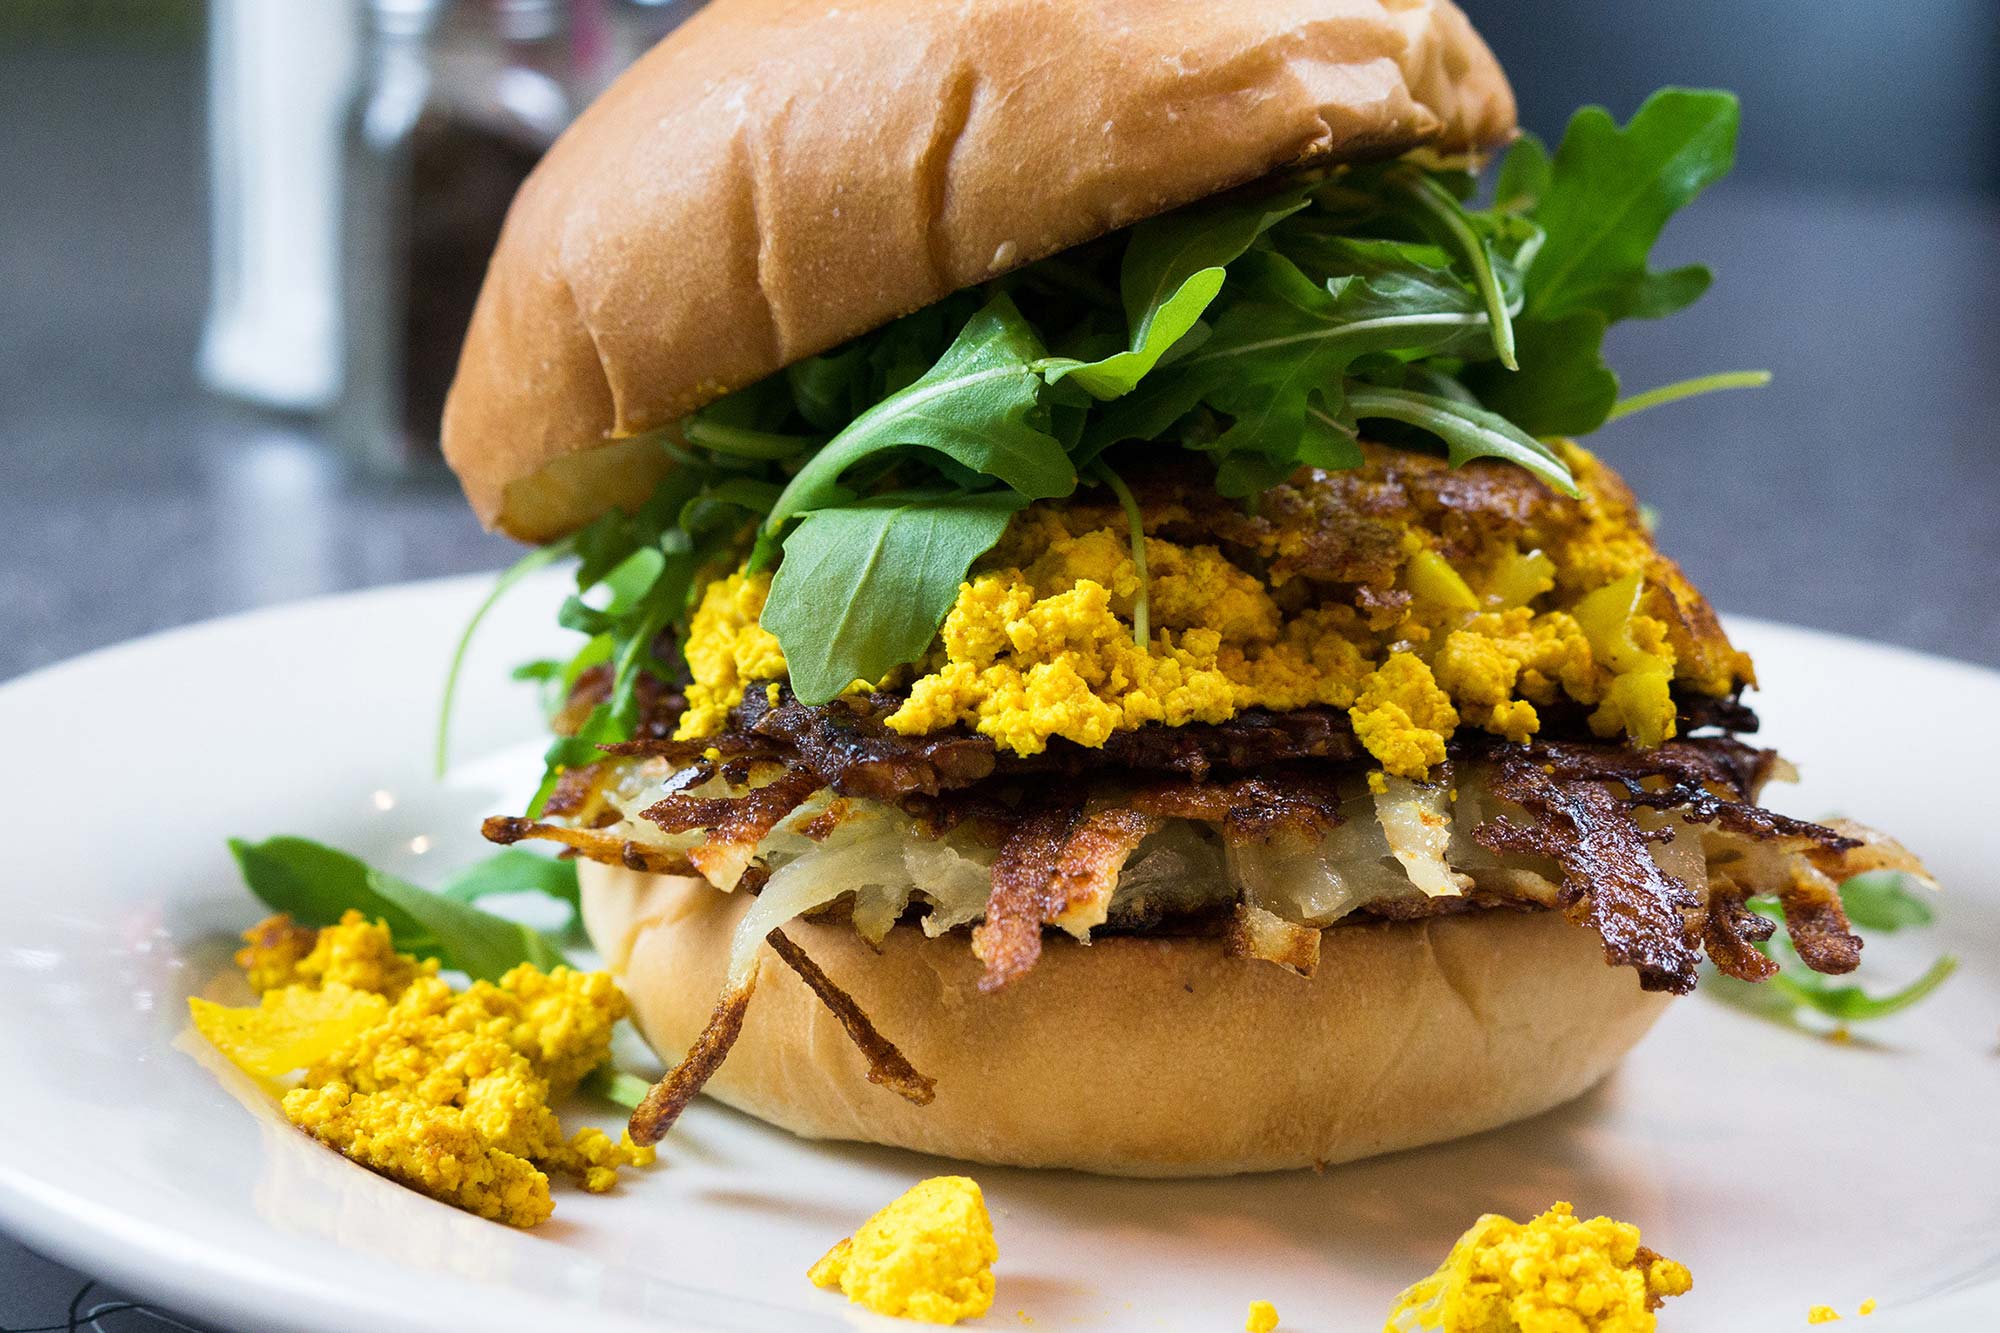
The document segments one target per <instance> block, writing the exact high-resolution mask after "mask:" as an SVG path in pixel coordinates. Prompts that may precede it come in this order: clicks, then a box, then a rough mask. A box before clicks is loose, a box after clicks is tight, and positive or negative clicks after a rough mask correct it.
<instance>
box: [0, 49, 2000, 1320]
mask: <svg viewBox="0 0 2000 1333" xmlns="http://www.w3.org/2000/svg"><path fill="white" fill-rule="evenodd" d="M199 90H200V70H199V65H198V62H197V61H196V60H195V58H194V56H193V54H191V53H188V52H185V51H183V52H171V51H169V52H158V53H149V52H143V51H124V52H118V53H112V54H94V55H78V54H73V53H52V52H46V51H44V52H36V53H34V56H33V58H32V59H30V58H23V57H22V56H17V55H13V54H6V53H0V125H4V126H6V130H5V132H4V133H0V182H4V184H0V477H4V478H5V482H4V486H0V533H5V535H6V542H5V546H4V550H0V680H4V679H5V678H7V677H10V676H13V675H17V674H19V673H21V672H24V671H29V670H32V669H34V668H37V667H41V666H46V665H48V664H50V663H53V662H57V661H60V660H61V659H63V658H65V657H69V656H71V655H74V654H76V653H80V652H83V651H86V650H88V649H91V648H96V647H100V646H103V645H105V644H109V643H114V642H117V641H118V640H121V639H126V638H129V637H132V636H134V635H138V634H144V633H148V632H151V631H154V630H159V629H164V628H167V627H169V626H173V625H178V624H182V623H185V622H188V621H192V620H199V619H202V618H205V617H209V616H214V615H219V614H223V613H226V612H231V611H237V610H242V609H244V608H247V607H253V606H259V605H263V604H267V603H270V602H276V601H283V600H287V599H290V598H296V597H304V596H310V595H313V594H316V593H321V592H329V591H336V590H340V589H346V588H354V587H363V586H368V585H372V584H380V583H390V582H395V581H398V580H403V579H411V578H421V577H427V576H431V575H437V574H447V573H456V572H463V571H467V570H479V569H492V568H497V567H499V566H500V565H502V564H504V563H505V562H506V561H507V560H509V559H510V558H511V557H512V554H513V553H514V551H515V549H516V548H514V547H513V546H512V545H511V544H510V543H507V542H505V541H503V540H501V539H498V538H495V537H492V536H489V535H487V534H484V533H482V532H480V531H479V529H478V526H477V525H476V524H475V523H474V522H473V520H472V518H471V516H470V514H469V513H468V512H467V511H466V510H465V508H464V506H463V504H462V503H461V502H460V500H459V499H458V497H457V494H456V492H455V490H453V489H452V488H451V487H450V486H449V484H448V483H447V482H444V481H442V480H441V481H439V482H437V483H435V484H431V485H428V486H415V487H398V488H390V487H385V486H381V485H377V484H370V483H367V482H362V481H358V480H356V479H353V478H351V477H349V476H347V475H346V474H345V473H344V472H343V470H342V469H341V468H340V467H339V466H338V464H337V463H336V462H335V461H334V460H333V459H332V458H331V457H330V456H329V455H328V453H327V451H326V449H325V447H324V445H323V443H322V441H321V438H320V436H319V434H318V432H317V431H316V429H315V427H314V425H313V424H312V423H311V422H309V421H300V420H288V419H282V418H275V417H272V416H269V415H266V414H262V413H258V412H254V411H251V410H248V409H243V408H239V407H235V406H232V405H229V404H226V403H222V402H219V401H216V400H213V399H211V398H209V397H206V396H205V395H204V394H203V393H202V392H201V391H200V390H199V389H198V388H197V387H196V386H195V384H194V382H193V376H192V370H191V367H192V364H193V357H194V348H195V343H196V339H197V337H198V335H199V330H200V321H201V315H202V309H203V305H204V302H205V300H206V294H205V281H206V278H205V273H206V249H205V247H206V240H205V218H206V214H205V206H204V202H203V196H202V190H203V170H202V156H201V142H202V140H201V127H200V118H199V106H198V99H199ZM1750 114H1753V115H1754V114H1755V109H1754V108H1751V111H1750ZM1996 242H2000V204H1996V203H1995V202H1994V201H1992V200H1990V199H1980V198H1972V197H1925V198H1882V197H1866V196H1845V195H1834V194H1825V193H1814V192H1810V191H1802V190H1798V189H1784V190H1766V189H1759V188H1754V187H1750V186H1731V187H1724V188H1722V189H1719V190H1717V191H1716V192H1715V193H1714V194H1713V195H1712V196H1711V197H1709V198H1707V199H1704V200H1703V201H1701V202H1700V203H1699V204H1698V205H1697V206H1696V207H1695V208H1694V209H1693V211H1692V212H1691V213H1690V214H1689V215H1688V216H1687V217H1686V218H1685V219H1683V220H1682V221H1681V222H1680V223H1677V224H1676V226H1675V228H1674V230H1673V231H1672V232H1670V234H1669V236H1668V238H1667V243H1666V245H1665V251H1666V254H1665V255H1664V256H1663V260H1664V261H1670V262H1686V261H1688V260H1695V259H1699V260H1703V261H1706V262H1709V263H1711V264H1712V265H1713V266H1714V267H1715V268H1716V270H1717V281H1716V285H1715V289H1714V291H1713V292H1712V293H1711V294H1710V295H1709V296H1708V297H1707V298H1706V299H1704V300H1703V301H1702V302H1701V303H1700V304H1699V305H1697V306H1696V307H1695V308H1694V309H1693V310H1692V311H1690V312H1688V313H1686V314H1684V315H1680V316H1677V317H1675V318H1674V319H1672V320H1671V321H1669V322H1667V323H1665V324H1662V325H1660V326H1658V327H1639V328H1630V329H1626V330H1621V332H1620V333H1619V334H1618V335H1617V341H1616V347H1615V358H1614V359H1615V360H1616V362H1617V364H1618V365H1619V366H1620V368H1621V370H1622V371H1623V372H1624V374H1625V377H1626V382H1627V385H1628V387H1629V388H1632V389H1639V388H1646V387H1650V386H1652V385H1654V384H1658V383H1661V382H1664V381H1667V380H1671V379H1678V378H1682V377H1684V376H1687V375H1693V374H1697V373H1701V372H1704V371H1709V370H1721V369H1733V368H1739V367H1767V368H1769V369H1771V370H1773V371H1775V372H1776V375H1777V379H1776V382H1775V383H1774V384H1773V385H1772V386H1771V387H1770V388H1767V389H1763V390H1760V391H1755V392H1750V393H1734V394H1727V395H1719V396H1717V397H1715V398H1711V399H1707V400H1703V401H1699V402H1694V403H1689V404H1684V405H1680V406H1674V407H1669V408H1664V409H1661V410H1659V411H1657V412H1652V413H1647V414H1645V415H1642V416H1637V417H1633V418H1631V419H1629V420H1628V421H1624V422H1620V423H1618V424H1616V425H1613V426H1610V427H1607V428H1606V429H1605V430H1604V432H1603V433H1602V434H1601V435H1599V436H1597V437H1595V438H1594V439H1593V440H1592V441H1591V443H1592V446H1593V447H1595V448H1597V449H1599V450H1600V451H1601V452H1602V453H1603V454H1604V455H1605V456H1606V458H1607V459H1609V460H1610V461H1611V462H1612V463H1613V464H1614V465H1615V466H1617V467H1618V468H1620V469H1621V470H1622V471H1623V472H1624V473H1625V475H1626V477H1627V478H1628V479H1629V480H1630V481H1631V482H1632V484H1633V487H1634V488H1635V489H1636V490H1637V491H1638V493H1639V494H1640V496H1641V497H1643V498H1644V499H1646V500H1647V501H1649V502H1650V503H1651V504H1652V505H1653V506H1654V507H1655V508H1656V509H1657V510H1658V513H1659V516H1660V540H1661V542H1662V544H1663V545H1664V546H1665V547H1666V548H1667V550H1668V551H1670V552H1671V553H1673V554H1674V555H1676V556H1677V557H1678V558H1679V559H1680V560H1681V562H1682V563H1683V564H1684V565H1685V566H1686V568H1687V570H1688V572H1689V574H1690V575H1691V576H1692V578H1693V579H1694V581H1695V583H1696V584H1697V585H1698V586H1700V587H1702V588H1703V589H1705V590H1706V591H1707V592H1708V594H1709V595H1710V596H1711V598H1712V599H1713V600H1714V601H1715V602H1716V603H1717V604H1718V605H1719V606H1720V607H1722V608H1723V609H1724V610H1726V611H1734V612H1741V613H1748V614H1752V615H1758V616H1765V617H1770V618H1774V619H1780V620H1788V621H1793V622H1796V623H1799V624H1804V625H1810V626H1814V627H1818V628H1822V629H1829V630H1837V631H1841V632H1844V633H1850V634H1857V635H1863V636H1866V637H1869V638H1875V639H1882V640H1886V641H1888V642H1891V643H1897V644H1903V645H1907V646H1910V647H1914V648H1920V649H1923V650H1926V651H1929V652H1935V653H1942V654H1946V655H1949V656H1953V657H1959V658H1964V659H1967V660H1970V661H1973V662H1979V663H1983V664H1986V665H1990V666H2000V430H1996V427H1995V425H1994V424H1993V422H1994V418H1995V411H1994V407H1993V405H1992V402H1991V401H1990V398H1991V395H1992V394H1993V391H1994V390H1993V381H1994V380H1995V379H1996V378H2000V268H1996V266H1994V265H1993V263H1992V262H1991V256H1992V251H1993V248H1994V245H1995V243H1996ZM3 743H4V741H0V744H3ZM83 1281H84V1279H83V1278H82V1277H81V1276H78V1275H75V1274H72V1273H69V1272H68V1271H67V1270H62V1269H59V1268H57V1267H56V1266H54V1265H51V1264H48V1263H46V1262H45V1261H42V1260H40V1259H38V1258H35V1257H34V1256H31V1255H29V1254H28V1253H27V1252H26V1251H23V1250H21V1249H20V1248H19V1247H17V1246H14V1245H12V1244H11V1243H10V1242H7V1241H5V1240H4V1239H0V1327H6V1326H16V1325H40V1324H46V1323H50V1322H55V1321H59V1320H60V1318H61V1317H62V1312H63V1311H65V1310H67V1309H68V1307H69V1305H70V1302H71V1299H72V1297H73V1296H74V1295H75V1294H76V1292H77V1289H78V1287H79V1286H81V1285H82V1283H83ZM101 1299H105V1297H103V1296H101V1295H100V1294H98V1293H92V1294H91V1295H90V1296H89V1297H87V1298H86V1302H85V1304H86V1305H90V1304H95V1303H96V1302H98V1301H99V1300H101ZM107 1326H108V1327H118V1328H124V1327H133V1328H137V1327H142V1325H140V1324H136V1323H132V1324H113V1325H107Z"/></svg>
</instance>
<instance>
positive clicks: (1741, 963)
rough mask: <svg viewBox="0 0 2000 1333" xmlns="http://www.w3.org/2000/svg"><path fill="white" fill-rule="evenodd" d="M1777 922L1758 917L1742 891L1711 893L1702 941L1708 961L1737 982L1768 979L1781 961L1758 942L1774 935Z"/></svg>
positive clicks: (1775, 972) (1703, 925)
mask: <svg viewBox="0 0 2000 1333" xmlns="http://www.w3.org/2000/svg"><path fill="white" fill-rule="evenodd" d="M1777 928H1778V927H1777V923H1776V922H1774V921H1772V920H1770V919H1769V918H1767V917H1762V916H1759V915H1758V914H1757V913H1755V912H1753V911H1751V910H1750V909H1749V908H1747V907H1745V906H1744V905H1743V896H1742V895H1741V894H1735V895H1732V894H1726V893H1722V892H1720V891H1716V892H1712V893H1710V895H1709V899H1708V919H1707V921H1705V922H1704V923H1703V924H1702V943H1703V944H1704V945H1705V946H1706V947H1707V949H1708V958H1709V961H1710V962H1712V963H1714V964H1715V965H1716V966H1717V967H1718V968H1720V969H1722V971H1723V972H1724V973H1725V974H1727V975H1729V976H1732V977H1735V978H1736V979H1737V980H1738V981H1768V980H1770V979H1771V977H1773V976H1775V975H1776V974H1777V971H1778V964H1777V963H1776V962H1775V961H1774V960H1772V959H1771V958H1769V957H1767V956H1766V955H1765V954H1764V953H1763V951H1761V950H1759V949H1757V948H1755V947H1754V946H1755V945H1756V944H1761V943H1762V942H1763V941H1765V940H1768V939H1770V938H1771V934H1772V932H1773V931H1775V930H1776V929H1777Z"/></svg>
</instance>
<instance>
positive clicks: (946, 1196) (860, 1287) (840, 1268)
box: [806, 1176, 1000, 1324]
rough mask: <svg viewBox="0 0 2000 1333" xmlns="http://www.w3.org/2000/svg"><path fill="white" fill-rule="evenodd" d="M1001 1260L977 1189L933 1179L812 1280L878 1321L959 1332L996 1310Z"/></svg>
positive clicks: (822, 1264) (816, 1270)
mask: <svg viewBox="0 0 2000 1333" xmlns="http://www.w3.org/2000/svg"><path fill="white" fill-rule="evenodd" d="M999 1257H1000V1249H999V1246H998V1245H997V1244H996V1243H995V1242H994V1239H993V1219H992V1218H991V1217H989V1216H988V1215H987V1212H986V1200H985V1198H984V1196H982V1195H981V1194H980V1192H979V1185H978V1183H977V1182H975V1181H973V1180H971V1179H969V1178H968V1177H965V1176H935V1177H933V1178H932V1179H930V1180H926V1181H923V1182H921V1183H920V1184H917V1185H913V1186H911V1187H910V1189H909V1190H908V1191H906V1192H905V1193H904V1194H903V1195H902V1197H900V1198H898V1199H897V1200H896V1201H895V1202H894V1203H891V1204H890V1205H889V1206H888V1207H886V1208H884V1209H883V1210H882V1211H881V1212H879V1213H877V1214H875V1216H873V1217H871V1218H869V1219H868V1220H867V1221H866V1222H864V1223H863V1224H862V1225H861V1228H860V1230H858V1231H856V1232H855V1233H854V1234H853V1235H852V1236H849V1237H848V1238H847V1239H846V1240H843V1241H841V1242H840V1243H839V1244H837V1245H835V1246H834V1247H833V1248H832V1249H830V1250H828V1251H827V1252H826V1254H825V1256H824V1257H822V1258H821V1259H820V1261H819V1262H818V1263H816V1264H814V1265H813V1266H812V1268H811V1269H810V1270H808V1272H807V1274H806V1276H807V1277H809V1278H811V1279H812V1281H813V1284H814V1285H815V1286H820V1287H838V1288H839V1289H840V1290H841V1291H842V1292H843V1293H845V1294H846V1296H847V1299H848V1300H850V1301H852V1302H854V1303H855V1304H856V1305H860V1306H863V1307H865V1308H867V1309H870V1310H873V1311H875V1312H876V1313H877V1314H886V1315H895V1316H898V1317H900V1318H903V1319H916V1320H920V1321H922V1322H924V1323H927V1324H955V1323H957V1322H958V1321H959V1320H961V1319H975V1318H977V1317H978V1316H980V1315H983V1314H985V1313H986V1311H987V1309H988V1308H989V1307H991V1306H992V1304H993V1263H994V1261H995V1260H996V1259H998V1258H999Z"/></svg>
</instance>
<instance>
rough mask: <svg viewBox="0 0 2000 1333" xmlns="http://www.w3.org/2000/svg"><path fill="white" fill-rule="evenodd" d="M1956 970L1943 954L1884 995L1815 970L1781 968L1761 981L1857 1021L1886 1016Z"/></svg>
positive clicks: (1830, 1013)
mask: <svg viewBox="0 0 2000 1333" xmlns="http://www.w3.org/2000/svg"><path fill="white" fill-rule="evenodd" d="M1957 970H1958V960H1957V959H1956V958H1953V957H1952V956H1951V955H1949V954H1946V955H1944V956H1943V957H1941V958H1939V959H1937V961H1935V962H1933V963H1932V964H1931V965H1930V967H1929V968H1928V969H1926V970H1925V972H1924V974H1923V975H1922V976H1921V977H1918V978H1917V979H1916V980H1915V981H1913V982H1911V983H1910V984H1909V985H1907V986H1905V987H1903V988H1902V989H1901V990H1896V991H1891V992H1890V993H1889V994H1887V995H1870V994H1869V993H1868V992H1867V991H1865V990H1863V989H1862V988H1861V987H1859V986H1836V985H1833V984H1832V983H1830V982H1829V981H1828V980H1827V979H1826V978H1825V977H1823V976H1821V975H1820V974H1819V973H1817V972H1811V971H1806V970H1804V969H1799V970H1794V971H1785V970H1781V971H1780V972H1779V973H1778V975H1776V976H1774V977H1772V978H1771V979H1770V980H1769V981H1767V982H1765V983H1764V984H1765V985H1767V986H1775V987H1777V988H1778V989H1779V990H1780V991H1782V992H1784V993H1785V994H1786V995H1787V996H1789V997H1790V998H1791V999H1792V1000H1793V1001H1794V1002H1795V1003H1798V1004H1802V1005H1804V1006H1806V1007H1807V1008H1809V1009H1812V1010H1814V1011H1815V1012H1818V1013H1821V1014H1825V1015H1826V1016H1827V1017H1828V1018H1831V1019H1835V1020H1837V1021H1839V1022H1842V1023H1859V1022H1864V1021H1866V1020H1868V1019H1871V1018H1887V1017H1888V1016H1889V1015H1890V1014H1894V1013H1900V1012H1901V1011H1902V1010H1905V1009H1908V1008H1909V1007H1910V1006H1911V1005H1913V1004H1916V1003H1917V1002H1918V1001H1920V1000H1923V999H1924V998H1926V997H1927V996H1929V995H1930V994H1931V992H1933V991H1935V990H1936V989H1937V988H1938V987H1939V986H1942V985H1944V983H1945V982H1946V980H1948V979H1949V978H1950V976H1951V974H1952V973H1954V972H1956V971H1957Z"/></svg>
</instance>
